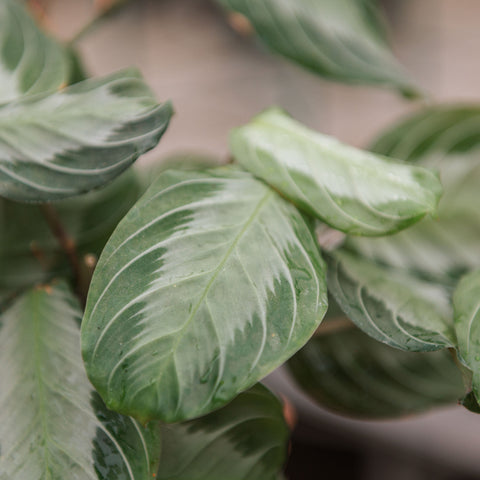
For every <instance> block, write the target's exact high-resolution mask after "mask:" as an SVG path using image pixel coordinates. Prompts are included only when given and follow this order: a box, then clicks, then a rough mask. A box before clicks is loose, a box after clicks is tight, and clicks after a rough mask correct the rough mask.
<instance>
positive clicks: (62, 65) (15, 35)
mask: <svg viewBox="0 0 480 480" xmlns="http://www.w3.org/2000/svg"><path fill="white" fill-rule="evenodd" d="M68 70H69V68H68V60H67V58H66V56H65V54H64V51H63V49H62V47H61V46H60V45H59V44H57V43H56V42H55V41H54V40H52V39H50V38H49V37H48V36H46V35H44V34H43V33H42V32H41V31H40V30H39V29H38V28H37V26H36V25H35V22H34V21H33V20H32V18H30V15H28V14H27V13H26V11H25V10H24V9H23V7H22V6H20V4H19V2H16V1H14V0H1V1H0V104H3V103H6V102H9V101H11V100H15V99H16V98H18V97H20V96H21V95H23V94H36V93H43V92H47V91H49V92H53V91H55V90H57V89H58V88H60V87H61V86H62V85H65V84H66V83H67V81H68V75H69V72H68Z"/></svg>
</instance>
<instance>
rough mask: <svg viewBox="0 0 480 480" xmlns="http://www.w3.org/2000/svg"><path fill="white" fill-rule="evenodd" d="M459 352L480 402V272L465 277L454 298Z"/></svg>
mask: <svg viewBox="0 0 480 480" xmlns="http://www.w3.org/2000/svg"><path fill="white" fill-rule="evenodd" d="M453 308H454V312H455V331H456V334H457V339H458V352H459V355H460V358H461V360H462V361H463V363H464V364H465V365H466V366H467V367H468V368H469V369H470V370H471V371H472V373H473V375H472V387H473V393H474V395H475V397H476V399H477V402H478V401H480V270H475V271H474V272H471V273H469V274H468V275H466V276H464V277H463V278H462V280H461V281H460V282H459V284H458V286H457V289H456V290H455V293H454V296H453Z"/></svg>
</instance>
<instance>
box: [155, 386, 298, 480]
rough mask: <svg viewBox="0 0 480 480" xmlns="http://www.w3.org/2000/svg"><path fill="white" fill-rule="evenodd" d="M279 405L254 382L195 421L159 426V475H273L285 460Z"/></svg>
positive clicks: (200, 479) (185, 478)
mask: <svg viewBox="0 0 480 480" xmlns="http://www.w3.org/2000/svg"><path fill="white" fill-rule="evenodd" d="M288 437H289V430H288V427H287V425H286V423H285V419H284V417H283V412H282V405H281V404H280V402H279V401H278V400H277V399H276V398H275V396H274V395H273V394H272V393H270V392H269V391H268V390H267V389H266V388H265V387H263V386H262V385H260V384H258V385H255V386H254V387H253V388H251V389H250V390H248V391H247V392H244V393H241V394H240V395H239V396H238V397H237V398H235V399H234V400H233V401H232V402H231V403H230V404H228V405H227V406H226V407H223V408H222V409H220V410H217V411H216V412H213V413H210V414H209V415H206V416H204V417H201V418H199V419H197V420H191V421H189V422H185V423H177V424H170V425H165V424H164V425H162V455H161V459H160V468H159V470H158V474H157V479H158V480H226V479H228V480H274V479H277V478H278V477H277V475H278V473H279V471H280V470H281V468H282V466H283V463H284V462H285V460H286V453H287V443H288Z"/></svg>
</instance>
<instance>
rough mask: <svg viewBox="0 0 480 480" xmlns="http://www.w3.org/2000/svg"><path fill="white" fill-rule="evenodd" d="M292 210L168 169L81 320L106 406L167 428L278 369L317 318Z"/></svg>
mask: <svg viewBox="0 0 480 480" xmlns="http://www.w3.org/2000/svg"><path fill="white" fill-rule="evenodd" d="M324 275H325V270H324V264H323V261H322V259H321V258H320V255H319V253H318V249H317V247H316V245H315V242H314V239H313V236H312V234H311V231H310V229H309V227H308V226H307V225H306V223H305V221H304V219H303V217H302V216H301V215H300V213H299V212H298V211H297V210H296V209H295V208H294V207H293V206H292V205H291V204H289V203H288V202H286V201H284V200H283V199H282V198H281V197H279V196H278V195H277V194H276V193H275V192H274V191H272V190H271V189H270V188H268V187H267V186H265V185H264V184H262V183H261V182H259V181H257V180H255V179H254V178H252V177H251V175H250V174H248V173H246V172H241V171H238V170H235V169H229V168H225V169H218V170H211V171H208V172H205V173H196V172H181V171H178V172H176V171H168V172H166V173H164V174H162V175H161V176H160V177H159V178H158V180H157V181H156V182H155V183H154V184H153V185H152V186H151V187H150V189H149V190H148V191H147V192H146V194H145V195H144V196H143V197H142V198H141V199H140V200H139V202H138V203H137V205H136V206H135V207H134V208H133V209H132V210H131V211H130V212H129V213H128V214H127V216H126V217H125V218H124V219H123V220H122V222H121V223H120V225H119V227H118V228H117V230H116V231H115V232H114V233H113V235H112V237H111V238H110V240H109V242H108V243H107V246H106V247H105V249H104V251H103V254H102V256H101V258H100V261H99V264H98V267H97V269H96V271H95V274H94V277H93V280H92V285H91V288H90V292H89V297H88V302H87V308H86V313H85V317H84V321H83V323H82V347H83V356H84V360H85V364H86V367H87V372H88V375H89V377H90V379H91V381H92V382H93V384H94V385H95V386H96V388H97V389H98V391H99V392H100V394H101V395H102V397H103V398H104V400H105V401H106V403H107V405H108V406H109V407H110V408H112V409H114V410H118V411H120V412H122V413H128V414H131V415H133V416H135V417H137V418H139V419H142V420H144V419H148V418H160V419H163V420H165V421H176V420H181V419H189V418H192V417H195V416H199V415H202V414H205V413H208V412H209V411H211V410H213V409H216V408H218V407H220V406H222V405H223V404H225V403H226V402H228V401H229V400H231V399H232V398H233V397H235V396H236V395H237V394H238V393H239V392H241V391H243V390H245V389H247V388H249V387H250V386H251V385H253V384H254V383H256V382H257V381H258V380H259V379H260V378H262V377H263V376H265V375H266V374H267V373H269V372H270V371H272V370H273V369H274V368H275V367H277V366H278V365H280V364H281V363H283V362H284V361H285V360H286V359H287V358H288V357H290V356H291V355H292V354H293V353H294V352H296V351H297V350H298V349H299V348H300V347H301V346H302V345H303V344H304V343H305V342H306V341H307V340H308V338H309V337H310V335H311V334H312V333H313V331H314V330H315V328H316V326H317V325H318V324H319V322H320V320H321V319H322V317H323V313H324V311H325V309H326V303H327V299H326V286H325V278H324Z"/></svg>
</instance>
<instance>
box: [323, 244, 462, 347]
mask: <svg viewBox="0 0 480 480" xmlns="http://www.w3.org/2000/svg"><path fill="white" fill-rule="evenodd" d="M327 262H328V289H329V292H330V293H332V295H333V296H334V297H335V300H336V301H337V302H338V304H339V305H340V307H341V308H342V310H343V311H344V312H345V313H346V314H347V316H348V317H349V318H350V319H351V320H353V321H354V322H355V323H356V324H357V326H358V327H359V328H361V329H362V330H363V331H364V332H366V333H368V334H369V335H370V336H371V337H373V338H375V339H376V340H378V341H380V342H383V343H386V344H388V345H390V346H392V347H396V348H400V349H402V350H408V351H431V350H438V349H440V348H445V347H452V346H453V345H454V344H455V334H454V332H453V325H452V324H451V322H450V318H451V312H450V306H449V295H448V292H447V291H446V290H445V289H444V288H442V287H441V286H438V285H436V284H431V283H429V282H425V281H421V280H420V279H418V278H415V276H414V275H411V274H410V275H409V274H407V273H405V272H400V271H396V270H395V269H392V268H388V267H382V266H380V265H376V264H375V263H373V262H371V261H368V260H365V259H362V258H360V257H358V256H356V255H352V254H351V253H348V252H346V251H336V252H333V253H331V254H329V256H328V258H327Z"/></svg>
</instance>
